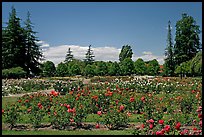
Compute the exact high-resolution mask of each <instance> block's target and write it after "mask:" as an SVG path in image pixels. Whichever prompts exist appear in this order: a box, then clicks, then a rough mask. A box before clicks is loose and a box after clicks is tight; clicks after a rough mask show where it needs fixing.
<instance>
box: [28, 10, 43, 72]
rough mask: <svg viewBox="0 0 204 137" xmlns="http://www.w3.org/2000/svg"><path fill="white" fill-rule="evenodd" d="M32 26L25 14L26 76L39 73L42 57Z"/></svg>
mask: <svg viewBox="0 0 204 137" xmlns="http://www.w3.org/2000/svg"><path fill="white" fill-rule="evenodd" d="M32 28H33V26H32V23H31V20H30V13H29V12H28V13H27V20H26V21H25V27H24V30H25V31H24V33H25V38H26V39H25V58H26V59H25V68H26V71H27V74H28V75H29V74H30V73H35V74H37V73H39V71H40V65H41V63H40V62H39V61H42V60H43V55H42V52H41V49H40V45H38V44H36V42H37V41H39V40H38V39H37V37H36V36H35V34H36V32H34V31H33V30H32Z"/></svg>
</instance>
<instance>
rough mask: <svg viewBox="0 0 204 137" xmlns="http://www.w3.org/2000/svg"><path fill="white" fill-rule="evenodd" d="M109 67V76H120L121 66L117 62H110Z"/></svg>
mask: <svg viewBox="0 0 204 137" xmlns="http://www.w3.org/2000/svg"><path fill="white" fill-rule="evenodd" d="M107 66H108V74H109V75H110V76H118V75H120V66H119V64H118V63H117V62H116V61H115V62H109V63H108V65H107Z"/></svg>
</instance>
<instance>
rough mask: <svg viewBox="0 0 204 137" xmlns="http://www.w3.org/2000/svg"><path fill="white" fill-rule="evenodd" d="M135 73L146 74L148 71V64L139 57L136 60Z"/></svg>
mask: <svg viewBox="0 0 204 137" xmlns="http://www.w3.org/2000/svg"><path fill="white" fill-rule="evenodd" d="M134 68H135V74H137V75H144V74H145V72H146V65H145V62H144V60H143V59H141V58H139V59H137V60H136V61H135V62H134Z"/></svg>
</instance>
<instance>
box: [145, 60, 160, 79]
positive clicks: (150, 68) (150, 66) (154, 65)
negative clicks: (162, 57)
mask: <svg viewBox="0 0 204 137" xmlns="http://www.w3.org/2000/svg"><path fill="white" fill-rule="evenodd" d="M158 71H159V63H158V61H157V60H156V59H153V60H151V61H148V62H147V74H148V75H153V76H155V75H157V74H158Z"/></svg>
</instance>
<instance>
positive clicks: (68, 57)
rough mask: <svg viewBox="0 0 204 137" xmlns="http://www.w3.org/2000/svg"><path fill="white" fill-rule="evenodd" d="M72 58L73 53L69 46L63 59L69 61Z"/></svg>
mask: <svg viewBox="0 0 204 137" xmlns="http://www.w3.org/2000/svg"><path fill="white" fill-rule="evenodd" d="M72 60H73V55H72V51H71V50H70V48H69V49H68V51H67V55H66V57H65V61H64V62H65V63H66V62H70V61H72Z"/></svg>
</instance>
